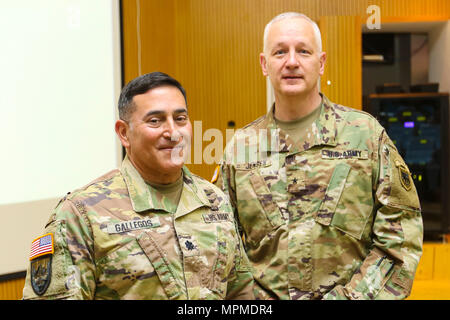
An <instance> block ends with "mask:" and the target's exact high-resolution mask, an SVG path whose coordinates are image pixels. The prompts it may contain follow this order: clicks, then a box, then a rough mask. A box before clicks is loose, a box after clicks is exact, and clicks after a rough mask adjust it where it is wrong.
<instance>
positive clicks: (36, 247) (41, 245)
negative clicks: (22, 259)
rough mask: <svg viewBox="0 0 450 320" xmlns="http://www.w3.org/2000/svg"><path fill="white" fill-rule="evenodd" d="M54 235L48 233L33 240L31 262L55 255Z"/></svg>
mask: <svg viewBox="0 0 450 320" xmlns="http://www.w3.org/2000/svg"><path fill="white" fill-rule="evenodd" d="M53 252H54V247H53V233H47V234H44V235H43V236H40V237H38V238H36V239H34V240H33V242H32V243H31V252H30V260H33V259H35V258H38V257H40V256H44V255H48V254H53Z"/></svg>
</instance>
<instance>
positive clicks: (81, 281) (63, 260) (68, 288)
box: [24, 200, 95, 299]
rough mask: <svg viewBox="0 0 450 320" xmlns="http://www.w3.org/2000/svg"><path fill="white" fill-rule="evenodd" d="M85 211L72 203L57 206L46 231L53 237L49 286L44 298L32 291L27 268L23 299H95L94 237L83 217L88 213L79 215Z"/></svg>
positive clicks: (61, 203) (79, 205) (43, 295)
mask: <svg viewBox="0 0 450 320" xmlns="http://www.w3.org/2000/svg"><path fill="white" fill-rule="evenodd" d="M83 208H84V207H83V206H82V205H81V204H79V203H75V204H74V203H73V202H71V201H70V200H64V201H62V202H60V204H59V205H58V206H57V207H56V209H55V212H54V214H53V215H52V216H51V218H50V220H49V222H48V223H47V225H46V227H45V232H44V234H45V233H52V234H53V238H54V253H53V254H52V255H51V259H52V260H51V269H50V270H51V271H50V284H49V286H48V288H47V290H46V291H45V292H44V293H43V294H42V295H41V296H39V295H37V294H36V293H35V292H34V291H33V289H32V288H31V282H30V281H31V279H30V278H31V277H30V267H28V271H27V277H26V281H25V287H24V299H93V296H94V292H95V276H94V274H95V273H94V271H95V266H94V262H93V256H92V252H93V236H92V231H91V229H90V225H89V224H88V222H87V218H86V217H85V216H84V214H85V213H86V212H84V213H80V212H79V210H80V209H81V211H82V210H83ZM84 210H85V209H84Z"/></svg>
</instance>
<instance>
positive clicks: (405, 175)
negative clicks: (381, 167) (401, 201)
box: [395, 160, 412, 191]
mask: <svg viewBox="0 0 450 320" xmlns="http://www.w3.org/2000/svg"><path fill="white" fill-rule="evenodd" d="M395 165H396V166H397V168H398V176H399V178H400V183H401V185H402V187H403V188H405V190H406V191H409V190H411V188H412V181H411V174H410V173H409V170H408V169H407V168H406V167H405V166H404V165H403V164H402V163H401V162H400V161H398V160H397V161H396V162H395Z"/></svg>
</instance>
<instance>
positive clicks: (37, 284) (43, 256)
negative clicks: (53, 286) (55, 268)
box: [30, 233, 54, 295]
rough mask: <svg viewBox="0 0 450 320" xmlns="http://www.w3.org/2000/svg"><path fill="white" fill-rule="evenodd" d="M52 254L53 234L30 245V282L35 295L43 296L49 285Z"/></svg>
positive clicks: (48, 234)
mask: <svg viewBox="0 0 450 320" xmlns="http://www.w3.org/2000/svg"><path fill="white" fill-rule="evenodd" d="M53 253H54V246H53V234H51V233H47V234H45V235H43V236H41V237H39V238H36V239H35V240H34V241H33V242H32V243H31V253H30V261H31V265H30V274H31V279H30V280H31V287H32V288H33V291H34V292H35V293H36V294H37V295H42V294H44V292H45V291H46V290H47V288H48V286H49V285H50V281H51V274H52V271H51V269H52V256H53Z"/></svg>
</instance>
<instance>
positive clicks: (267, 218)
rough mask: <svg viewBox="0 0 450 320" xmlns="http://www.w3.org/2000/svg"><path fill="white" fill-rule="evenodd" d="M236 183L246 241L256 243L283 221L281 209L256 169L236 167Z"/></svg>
mask: <svg viewBox="0 0 450 320" xmlns="http://www.w3.org/2000/svg"><path fill="white" fill-rule="evenodd" d="M236 184H237V185H239V188H238V190H237V205H238V212H239V213H240V214H239V221H240V223H241V225H242V227H243V228H244V231H245V234H246V236H247V241H248V242H249V243H250V244H251V245H257V244H258V243H259V242H260V241H261V240H262V239H263V238H264V237H265V236H266V235H267V234H269V233H270V232H271V231H273V230H274V229H277V228H278V227H279V226H281V225H282V224H283V223H284V220H283V218H282V214H281V211H280V209H279V207H278V205H277V204H276V202H275V201H274V198H273V195H272V193H271V192H270V190H269V187H268V186H267V184H266V182H265V181H264V178H263V177H262V176H261V175H260V173H259V171H258V169H253V170H239V169H237V170H236ZM241 213H243V214H241Z"/></svg>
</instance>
